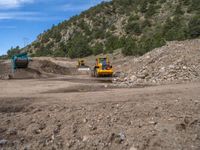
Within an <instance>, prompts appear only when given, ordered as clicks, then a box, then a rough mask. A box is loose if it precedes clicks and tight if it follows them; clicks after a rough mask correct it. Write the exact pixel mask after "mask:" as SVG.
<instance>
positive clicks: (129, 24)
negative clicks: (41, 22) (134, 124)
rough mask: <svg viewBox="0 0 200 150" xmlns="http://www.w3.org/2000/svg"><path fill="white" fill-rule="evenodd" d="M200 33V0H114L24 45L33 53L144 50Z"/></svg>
mask: <svg viewBox="0 0 200 150" xmlns="http://www.w3.org/2000/svg"><path fill="white" fill-rule="evenodd" d="M199 36H200V1H199V0H123V1H122V0H113V1H111V2H104V3H102V4H100V5H98V6H95V7H93V8H91V9H89V10H87V11H85V12H83V13H82V14H80V15H79V16H74V17H72V18H71V19H69V20H68V21H64V22H62V23H60V24H58V25H57V26H53V27H52V28H51V29H49V30H47V31H45V32H44V33H43V34H40V35H39V36H38V38H37V40H36V41H34V42H33V43H32V44H31V45H29V46H27V47H26V50H27V51H28V52H29V53H31V54H32V55H33V56H69V57H71V58H75V57H84V56H88V55H91V54H95V55H96V54H99V53H102V52H104V53H107V52H109V53H112V51H113V50H115V49H118V48H122V52H123V53H124V54H125V55H143V54H144V53H146V52H148V51H150V50H152V49H154V48H156V47H160V46H162V45H165V43H166V41H172V40H184V39H188V38H197V37H199Z"/></svg>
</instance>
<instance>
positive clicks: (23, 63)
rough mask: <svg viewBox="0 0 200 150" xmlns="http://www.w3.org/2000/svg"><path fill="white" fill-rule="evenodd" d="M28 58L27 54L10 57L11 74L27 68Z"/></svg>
mask: <svg viewBox="0 0 200 150" xmlns="http://www.w3.org/2000/svg"><path fill="white" fill-rule="evenodd" d="M28 64H29V58H28V54H27V53H20V54H16V55H14V56H13V57H12V69H13V72H14V71H15V70H16V69H24V68H28Z"/></svg>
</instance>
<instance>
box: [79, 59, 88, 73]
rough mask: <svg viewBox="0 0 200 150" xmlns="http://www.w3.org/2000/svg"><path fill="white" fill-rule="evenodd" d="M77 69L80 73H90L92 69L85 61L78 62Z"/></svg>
mask: <svg viewBox="0 0 200 150" xmlns="http://www.w3.org/2000/svg"><path fill="white" fill-rule="evenodd" d="M77 68H78V71H90V67H89V66H87V65H86V64H85V61H84V60H83V59H79V60H78V65H77Z"/></svg>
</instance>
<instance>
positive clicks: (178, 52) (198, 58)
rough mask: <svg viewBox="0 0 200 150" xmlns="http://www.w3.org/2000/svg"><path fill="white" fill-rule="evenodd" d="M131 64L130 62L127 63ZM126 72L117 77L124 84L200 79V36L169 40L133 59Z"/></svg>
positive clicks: (117, 82)
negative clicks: (194, 38)
mask: <svg viewBox="0 0 200 150" xmlns="http://www.w3.org/2000/svg"><path fill="white" fill-rule="evenodd" d="M126 65H127V62H126ZM129 68H130V69H129V70H128V71H127V73H126V74H123V75H121V76H119V77H118V78H115V79H114V83H116V84H117V85H120V86H133V85H136V84H165V83H180V82H191V81H196V80H199V79H200V39H196V40H187V41H181V42H177V41H175V42H169V43H168V44H167V45H166V46H163V47H161V48H157V49H155V50H153V51H151V52H149V53H147V54H145V55H143V56H141V57H139V58H133V59H132V60H130V61H129Z"/></svg>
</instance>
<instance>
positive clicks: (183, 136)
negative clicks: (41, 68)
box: [0, 76, 200, 150]
mask: <svg viewBox="0 0 200 150" xmlns="http://www.w3.org/2000/svg"><path fill="white" fill-rule="evenodd" d="M0 89H1V90H0V103H1V105H0V149H6V150H7V149H10V150H13V149H24V150H25V149H26V150H32V149H35V150H39V149H41V150H43V149H44V150H46V149H47V150H54V149H59V150H60V149H64V150H66V149H72V150H80V149H84V150H90V149H91V150H93V149H94V150H95V149H98V150H101V149H102V150H146V149H147V150H160V149H165V150H178V149H180V150H199V149H200V93H199V91H200V83H189V84H177V85H162V86H154V87H143V88H131V89H125V88H124V89H119V88H118V89H116V88H112V86H111V85H110V79H104V80H101V79H98V80H95V79H90V78H89V77H86V76H77V77H74V76H73V77H72V76H62V77H59V78H50V79H30V80H2V81H1V80H0Z"/></svg>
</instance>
